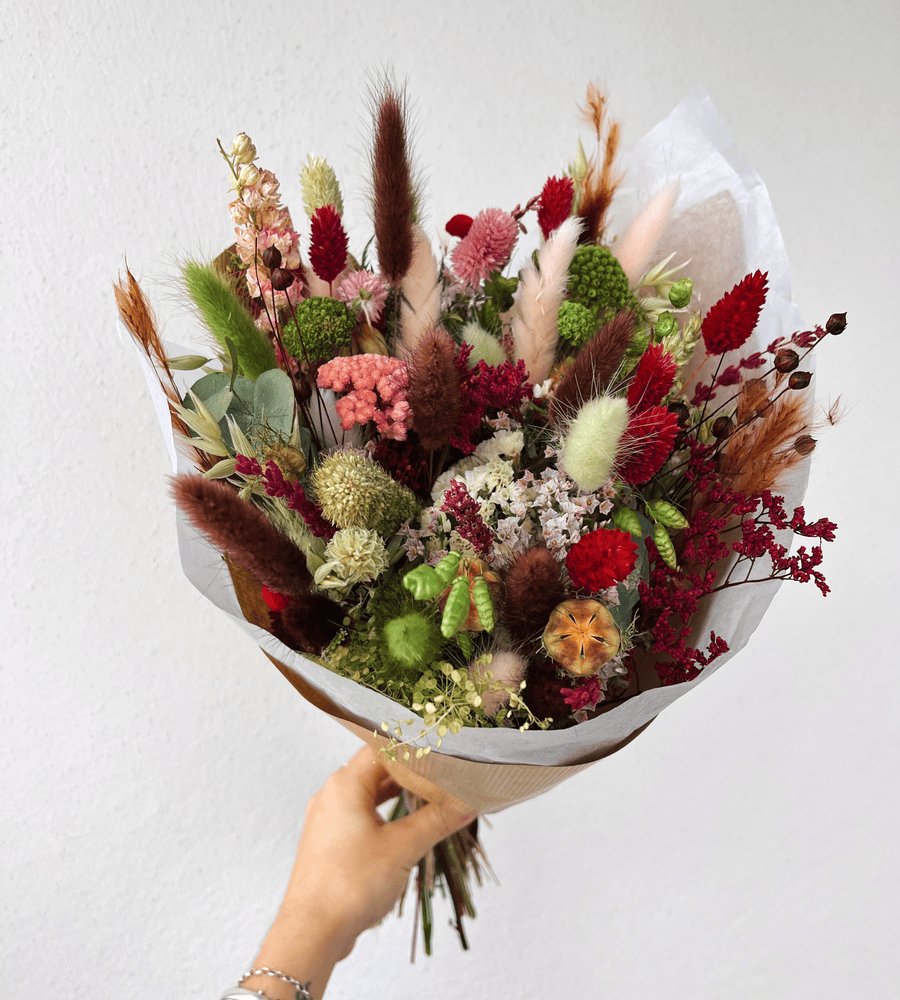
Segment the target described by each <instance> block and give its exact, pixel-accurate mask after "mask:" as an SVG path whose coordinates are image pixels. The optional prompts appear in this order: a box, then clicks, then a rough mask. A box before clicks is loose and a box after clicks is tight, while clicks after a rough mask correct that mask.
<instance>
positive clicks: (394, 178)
mask: <svg viewBox="0 0 900 1000" xmlns="http://www.w3.org/2000/svg"><path fill="white" fill-rule="evenodd" d="M374 104H375V107H374V123H373V124H374V134H373V137H372V208H373V216H374V219H373V222H374V228H375V244H376V247H377V250H378V264H379V266H380V267H381V273H382V275H383V276H384V278H385V280H386V281H388V282H390V284H392V285H395V286H396V285H399V284H400V282H401V281H402V280H403V277H404V276H405V274H406V272H407V271H408V270H409V267H410V264H411V262H412V256H413V247H414V242H415V240H414V235H413V221H414V217H415V190H414V183H413V172H412V164H411V158H410V154H409V145H408V131H409V130H408V127H407V126H408V119H407V111H406V97H405V94H404V92H403V91H402V90H398V89H397V88H396V86H395V84H394V83H393V82H392V81H391V80H390V79H385V80H384V81H383V83H382V84H381V88H380V94H378V95H377V96H376V97H375V101H374Z"/></svg>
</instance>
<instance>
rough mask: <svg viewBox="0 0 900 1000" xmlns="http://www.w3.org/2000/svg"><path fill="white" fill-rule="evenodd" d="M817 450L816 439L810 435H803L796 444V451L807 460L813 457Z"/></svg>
mask: <svg viewBox="0 0 900 1000" xmlns="http://www.w3.org/2000/svg"><path fill="white" fill-rule="evenodd" d="M815 448H816V439H815V438H814V437H810V435H809V434H801V435H800V437H798V438H797V440H796V441H795V442H794V451H796V452H799V453H800V454H801V455H803V457H804V458H805V457H806V456H807V455H811V454H812V453H813V452H814V451H815Z"/></svg>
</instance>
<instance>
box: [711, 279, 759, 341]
mask: <svg viewBox="0 0 900 1000" xmlns="http://www.w3.org/2000/svg"><path fill="white" fill-rule="evenodd" d="M767 278H768V274H763V273H762V272H761V271H756V272H754V273H753V274H748V275H747V277H746V278H744V279H743V280H742V281H739V282H738V283H737V284H736V285H735V286H734V288H732V289H731V291H730V292H727V293H726V294H725V295H723V296H722V298H721V299H719V301H718V302H717V303H716V304H715V305H714V306H713V307H712V308H711V309H710V310H709V312H708V313H707V314H706V317H705V318H704V320H703V327H702V331H701V332H702V333H703V343H704V344H706V353H707V354H724V353H725V352H726V351H733V350H735V349H736V348H738V347H740V346H741V345H742V344H743V343H744V342H745V341H746V340H748V339H749V337H750V334H751V333H753V330H754V328H755V327H756V324H757V321H758V320H759V313H760V310H761V309H762V307H763V303H764V302H765V301H766V291H767V285H766V279H767Z"/></svg>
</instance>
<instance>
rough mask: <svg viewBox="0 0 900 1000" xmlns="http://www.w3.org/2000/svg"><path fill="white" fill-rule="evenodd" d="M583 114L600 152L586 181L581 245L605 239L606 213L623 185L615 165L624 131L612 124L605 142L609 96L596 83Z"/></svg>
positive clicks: (581, 208)
mask: <svg viewBox="0 0 900 1000" xmlns="http://www.w3.org/2000/svg"><path fill="white" fill-rule="evenodd" d="M580 110H581V115H582V118H583V119H584V121H585V122H586V123H587V124H588V126H590V128H592V129H593V131H594V134H595V135H596V137H597V152H596V153H595V154H594V155H593V156H592V157H591V158H590V160H588V168H587V173H586V174H585V177H584V180H583V181H582V187H581V199H580V202H579V205H578V215H579V216H580V217H581V218H582V219H584V228H583V229H582V231H581V236H580V238H579V242H581V243H597V242H599V241H600V240H601V239H602V238H603V233H604V229H605V227H606V213H607V211H608V209H609V206H610V204H611V203H612V200H613V196H614V195H615V193H616V188H617V187H618V186H619V182H620V181H621V176H620V175H619V173H618V172H617V171H616V170H615V167H614V165H615V159H616V156H617V154H618V152H619V142H620V140H621V134H622V127H621V124H620V123H619V122H618V121H616V120H615V119H613V120H611V121H610V122H609V125H608V127H607V129H606V139H605V141H604V139H603V129H604V125H605V124H606V117H607V116H606V95H605V94H603V93H602V91H601V90H600V88H599V87H598V86H597V85H596V84H595V83H589V84H588V88H587V97H586V99H585V106H584V107H583V108H581V109H580ZM601 146H603V164H602V165H601V164H600V163H599V162H598V157H599V149H600V147H601Z"/></svg>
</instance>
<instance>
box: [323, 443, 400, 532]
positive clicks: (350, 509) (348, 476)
mask: <svg viewBox="0 0 900 1000" xmlns="http://www.w3.org/2000/svg"><path fill="white" fill-rule="evenodd" d="M312 488H313V491H314V492H315V495H316V499H317V500H318V502H319V506H321V508H322V513H323V514H324V515H325V517H326V518H328V520H329V521H331V523H332V524H335V525H337V526H338V527H339V528H371V529H372V530H373V531H377V532H378V533H379V534H380V535H384V536H385V537H389V536H390V535H393V534H394V532H395V531H396V530H397V528H398V527H399V526H400V524H401V523H402V522H403V521H408V520H409V519H410V518H411V517H414V516H415V515H416V514H417V513H418V511H419V506H420V505H419V501H418V500H417V499H416V497H415V494H414V493H413V492H412V491H411V490H408V489H407V488H406V487H405V486H401V485H400V483H398V482H396V480H394V479H392V478H391V477H390V476H389V475H388V474H387V473H386V472H385V471H384V469H382V468H381V466H380V465H378V464H377V463H375V462H372V461H370V460H369V459H368V458H367V457H366V456H365V455H364V454H363V453H362V452H359V451H354V450H352V449H346V450H344V451H338V452H335V453H334V454H333V455H328V456H327V457H326V458H325V459H323V461H322V462H321V463H320V464H319V465H318V466H317V468H316V470H315V472H313V474H312Z"/></svg>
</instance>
